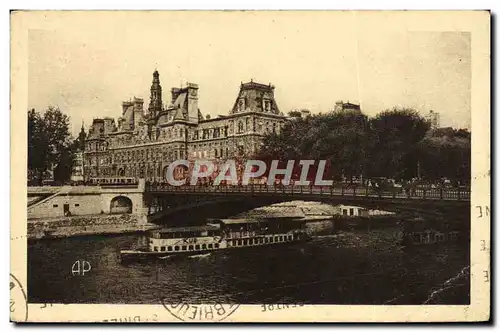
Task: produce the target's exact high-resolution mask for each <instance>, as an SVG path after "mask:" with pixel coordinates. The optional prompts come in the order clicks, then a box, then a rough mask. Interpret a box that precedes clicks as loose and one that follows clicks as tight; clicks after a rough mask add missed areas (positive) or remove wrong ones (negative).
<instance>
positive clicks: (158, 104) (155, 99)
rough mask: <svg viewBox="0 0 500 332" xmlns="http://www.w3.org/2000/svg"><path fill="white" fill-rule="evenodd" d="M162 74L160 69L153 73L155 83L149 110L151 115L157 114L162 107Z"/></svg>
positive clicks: (152, 86)
mask: <svg viewBox="0 0 500 332" xmlns="http://www.w3.org/2000/svg"><path fill="white" fill-rule="evenodd" d="M162 105H163V104H162V101H161V85H160V74H159V73H158V70H155V71H154V73H153V83H152V84H151V96H150V99H149V107H148V111H149V114H150V115H151V116H156V115H158V114H159V113H160V111H161V109H162Z"/></svg>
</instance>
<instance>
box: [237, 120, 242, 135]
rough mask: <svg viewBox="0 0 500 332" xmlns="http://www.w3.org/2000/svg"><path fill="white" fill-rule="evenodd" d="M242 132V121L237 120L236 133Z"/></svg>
mask: <svg viewBox="0 0 500 332" xmlns="http://www.w3.org/2000/svg"><path fill="white" fill-rule="evenodd" d="M242 132H243V122H242V121H239V122H238V133H242Z"/></svg>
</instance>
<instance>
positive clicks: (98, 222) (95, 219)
mask: <svg viewBox="0 0 500 332" xmlns="http://www.w3.org/2000/svg"><path fill="white" fill-rule="evenodd" d="M142 218H143V217H142V216H138V215H134V214H119V215H87V216H71V217H58V218H44V219H31V220H28V232H27V236H28V239H30V240H31V239H54V238H66V237H72V236H82V235H104V234H124V233H134V232H142V231H147V230H149V229H153V228H157V227H158V225H156V224H149V223H144V222H143V219H142Z"/></svg>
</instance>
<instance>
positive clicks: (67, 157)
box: [28, 107, 72, 184]
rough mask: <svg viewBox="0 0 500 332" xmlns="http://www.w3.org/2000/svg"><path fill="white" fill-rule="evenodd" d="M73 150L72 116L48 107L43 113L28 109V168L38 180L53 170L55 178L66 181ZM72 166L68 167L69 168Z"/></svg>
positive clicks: (34, 178)
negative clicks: (70, 119)
mask: <svg viewBox="0 0 500 332" xmlns="http://www.w3.org/2000/svg"><path fill="white" fill-rule="evenodd" d="M71 165H72V151H71V135H70V133H69V117H68V116H67V115H65V114H63V113H62V112H61V111H60V110H59V109H58V108H54V107H49V108H48V110H46V111H45V112H44V113H43V115H42V114H40V113H38V112H37V111H35V110H34V109H32V110H30V111H28V170H29V177H30V179H31V180H34V181H35V182H37V183H38V184H41V183H42V181H43V180H44V178H46V177H47V176H48V174H47V172H48V171H51V170H54V180H55V181H58V182H64V181H66V180H67V179H68V178H69V176H70V175H71ZM68 170H69V171H68Z"/></svg>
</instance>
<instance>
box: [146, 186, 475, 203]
mask: <svg viewBox="0 0 500 332" xmlns="http://www.w3.org/2000/svg"><path fill="white" fill-rule="evenodd" d="M145 189H146V191H147V192H182V193H228V194H231V193H253V194H258V193H260V194H266V193H270V194H271V193H272V194H283V195H297V194H304V195H321V196H350V197H373V198H400V199H430V200H470V189H469V188H467V187H460V188H406V189H404V188H398V187H395V188H390V189H386V190H382V189H379V188H374V187H368V186H349V185H333V186H298V185H293V186H283V185H275V186H272V185H271V186H268V185H264V184H249V185H246V186H242V185H217V186H215V185H207V186H203V185H197V186H191V185H185V186H170V185H166V184H148V185H146V188H145Z"/></svg>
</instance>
